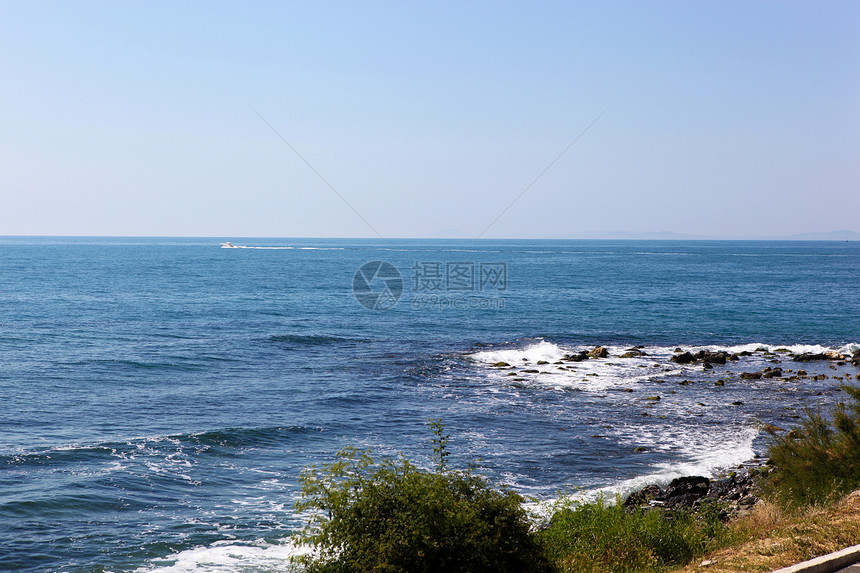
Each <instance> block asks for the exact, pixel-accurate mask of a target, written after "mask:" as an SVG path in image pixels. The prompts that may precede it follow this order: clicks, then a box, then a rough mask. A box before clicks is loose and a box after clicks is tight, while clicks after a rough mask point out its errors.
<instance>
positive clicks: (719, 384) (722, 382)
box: [714, 380, 726, 386]
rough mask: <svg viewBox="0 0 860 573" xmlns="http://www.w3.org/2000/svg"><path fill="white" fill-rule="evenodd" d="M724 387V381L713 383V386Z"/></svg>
mask: <svg viewBox="0 0 860 573" xmlns="http://www.w3.org/2000/svg"><path fill="white" fill-rule="evenodd" d="M725 385H726V381H725V380H717V381H716V382H714V386H725Z"/></svg>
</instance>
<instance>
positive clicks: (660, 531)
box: [538, 498, 729, 572]
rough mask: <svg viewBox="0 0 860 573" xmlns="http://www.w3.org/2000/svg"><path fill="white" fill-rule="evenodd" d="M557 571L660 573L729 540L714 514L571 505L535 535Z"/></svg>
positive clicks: (603, 504) (704, 510) (598, 503)
mask: <svg viewBox="0 0 860 573" xmlns="http://www.w3.org/2000/svg"><path fill="white" fill-rule="evenodd" d="M538 537H539V539H540V542H541V544H542V546H543V547H544V551H545V554H546V555H547V556H548V558H549V559H550V561H551V562H552V563H553V565H554V566H555V568H557V569H558V570H559V571H570V572H589V571H594V572H597V571H600V572H604V571H613V572H622V571H631V572H632V571H659V570H662V569H665V568H667V567H669V566H678V565H684V564H686V563H688V562H689V561H690V560H691V559H693V558H694V557H697V556H701V555H704V554H705V553H707V552H708V551H709V550H711V549H715V548H717V547H720V546H722V545H723V544H724V543H725V542H727V541H728V537H729V536H728V528H727V527H726V526H725V525H723V524H722V523H721V522H720V520H719V517H718V509H717V508H716V507H715V506H713V507H705V508H700V510H699V511H698V512H697V513H694V512H693V511H692V510H668V509H660V508H651V509H646V510H641V509H635V510H630V509H626V508H624V507H623V506H622V505H621V503H620V499H619V500H618V502H617V503H616V504H614V505H613V504H608V503H606V502H605V500H604V499H602V498H601V499H598V500H597V501H595V502H593V503H588V504H582V505H577V504H574V505H571V506H569V507H564V508H561V509H559V510H558V511H556V512H555V514H554V515H553V517H552V520H551V521H550V525H549V527H548V528H546V529H544V530H543V531H541V532H540V533H539V534H538Z"/></svg>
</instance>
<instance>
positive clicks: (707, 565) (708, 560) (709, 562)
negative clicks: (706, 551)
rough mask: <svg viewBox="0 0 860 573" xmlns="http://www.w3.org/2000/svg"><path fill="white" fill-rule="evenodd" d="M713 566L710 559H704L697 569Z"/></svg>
mask: <svg viewBox="0 0 860 573" xmlns="http://www.w3.org/2000/svg"><path fill="white" fill-rule="evenodd" d="M713 564H714V562H713V561H711V560H710V559H705V560H704V561H702V562H701V563H699V567H710V566H711V565H713Z"/></svg>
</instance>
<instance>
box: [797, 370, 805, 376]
mask: <svg viewBox="0 0 860 573" xmlns="http://www.w3.org/2000/svg"><path fill="white" fill-rule="evenodd" d="M797 375H798V376H806V370H798V371H797Z"/></svg>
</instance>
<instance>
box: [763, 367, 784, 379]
mask: <svg viewBox="0 0 860 573" xmlns="http://www.w3.org/2000/svg"><path fill="white" fill-rule="evenodd" d="M780 376H782V368H773V369H768V371H767V372H764V373H763V374H762V377H763V378H779V377H780Z"/></svg>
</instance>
